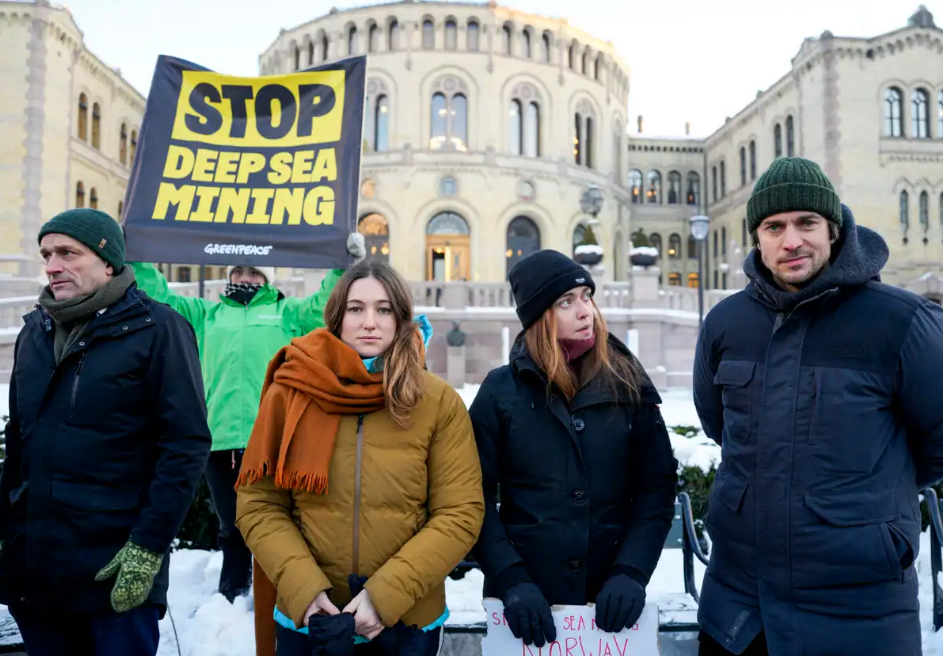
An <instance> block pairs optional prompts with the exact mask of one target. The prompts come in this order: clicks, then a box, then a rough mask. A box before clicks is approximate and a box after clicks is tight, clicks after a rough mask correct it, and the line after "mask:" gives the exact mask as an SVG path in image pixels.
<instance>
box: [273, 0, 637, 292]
mask: <svg viewBox="0 0 943 656" xmlns="http://www.w3.org/2000/svg"><path fill="white" fill-rule="evenodd" d="M360 54H367V55H368V74H367V92H366V107H365V115H364V138H363V148H364V156H363V160H362V173H361V180H362V182H361V197H360V230H361V232H363V233H364V234H365V235H366V241H367V245H368V251H369V255H370V257H378V258H383V259H387V260H388V261H389V262H390V263H391V264H393V266H395V267H396V268H397V269H398V270H399V271H400V272H402V273H403V274H404V275H405V276H406V277H407V278H408V279H410V280H441V281H456V280H469V281H481V282H501V281H504V280H506V277H507V271H508V270H509V269H510V267H511V266H513V264H514V263H515V262H517V261H518V260H519V259H521V258H522V257H524V256H526V255H527V254H529V253H531V252H533V251H535V250H537V249H539V248H555V249H557V250H560V251H563V252H565V253H568V254H573V253H574V252H575V244H574V242H575V241H577V242H580V241H583V242H585V241H586V240H587V238H586V233H587V232H589V231H587V229H586V228H587V227H592V231H591V232H592V233H593V234H594V235H595V237H596V240H598V242H599V244H600V245H601V246H602V248H603V252H604V257H603V262H602V264H603V266H604V273H601V274H600V276H599V277H603V278H610V279H611V278H612V275H613V273H614V269H615V270H617V271H622V270H624V267H625V264H624V263H619V262H617V260H618V259H620V258H621V259H625V257H626V256H625V253H626V251H625V250H624V248H625V243H626V240H627V236H628V204H629V196H628V193H627V189H626V187H625V184H624V180H625V171H624V169H625V160H626V138H625V121H626V102H627V98H628V89H629V73H628V69H627V68H626V66H625V64H624V63H623V62H622V61H621V60H620V59H619V57H618V56H617V55H616V54H615V52H614V50H613V48H612V45H611V44H610V43H607V42H602V41H600V40H599V39H596V38H594V37H592V36H590V35H588V34H586V33H584V32H581V31H579V30H576V29H574V28H573V27H571V26H570V25H569V24H568V23H567V22H566V21H563V20H556V19H551V18H545V17H542V16H535V15H530V14H524V13H522V12H518V11H515V10H513V9H509V8H506V7H500V6H497V5H496V4H494V3H493V2H492V3H488V4H450V3H446V2H436V3H432V2H430V3H416V2H409V1H406V2H397V3H391V4H383V5H375V6H370V7H361V8H357V9H351V10H348V11H338V10H336V9H332V10H331V11H330V12H328V14H327V15H325V16H322V17H321V18H317V19H315V20H313V21H311V22H309V23H305V24H304V25H300V26H298V27H295V28H293V29H290V30H285V31H283V32H282V33H281V34H280V35H279V37H278V38H277V39H276V40H275V42H274V43H273V44H272V45H271V46H270V47H269V48H268V49H267V50H266V51H265V52H264V53H263V54H262V55H261V57H260V62H259V63H260V72H261V73H262V74H263V75H271V74H276V73H287V72H291V71H295V70H303V69H305V68H307V67H309V66H316V65H319V64H321V63H324V62H331V61H336V60H338V59H342V58H344V57H348V56H351V55H360ZM592 188H596V190H595V191H593V192H592V194H591V196H596V195H598V194H599V193H601V195H602V199H603V200H602V204H601V209H598V210H597V209H596V208H598V207H600V206H599V205H598V204H589V205H587V204H586V203H584V204H583V205H584V206H585V207H589V208H591V209H590V211H598V215H596V216H592V215H590V214H588V213H586V212H585V211H584V210H583V209H582V208H581V203H580V200H581V198H583V197H584V194H586V192H587V191H588V190H590V189H592Z"/></svg>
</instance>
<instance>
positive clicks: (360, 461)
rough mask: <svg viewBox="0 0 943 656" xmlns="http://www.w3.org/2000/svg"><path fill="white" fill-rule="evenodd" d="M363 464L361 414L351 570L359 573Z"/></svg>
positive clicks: (355, 472)
mask: <svg viewBox="0 0 943 656" xmlns="http://www.w3.org/2000/svg"><path fill="white" fill-rule="evenodd" d="M362 465H363V415H359V416H358V417H357V458H356V464H355V465H354V467H355V468H354V553H353V557H352V566H351V571H352V572H353V573H354V574H357V575H359V574H360V482H361V480H362V476H361V474H362Z"/></svg>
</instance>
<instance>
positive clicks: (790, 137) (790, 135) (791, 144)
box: [721, 116, 796, 195]
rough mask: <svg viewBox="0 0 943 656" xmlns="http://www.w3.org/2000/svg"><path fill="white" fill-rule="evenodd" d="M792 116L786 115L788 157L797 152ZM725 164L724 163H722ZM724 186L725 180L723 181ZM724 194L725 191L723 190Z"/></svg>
mask: <svg viewBox="0 0 943 656" xmlns="http://www.w3.org/2000/svg"><path fill="white" fill-rule="evenodd" d="M793 123H794V122H793V120H792V116H787V117H786V157H794V156H795V154H796V130H795V127H794V125H793ZM721 166H723V164H721ZM721 187H723V182H721ZM721 195H723V192H721Z"/></svg>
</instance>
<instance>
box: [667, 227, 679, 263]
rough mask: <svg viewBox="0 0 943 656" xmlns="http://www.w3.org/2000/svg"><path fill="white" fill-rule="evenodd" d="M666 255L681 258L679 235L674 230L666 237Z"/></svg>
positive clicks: (675, 258) (676, 258)
mask: <svg viewBox="0 0 943 656" xmlns="http://www.w3.org/2000/svg"><path fill="white" fill-rule="evenodd" d="M668 257H669V258H671V259H672V260H680V259H681V235H679V234H678V233H676V232H673V233H671V236H670V237H668Z"/></svg>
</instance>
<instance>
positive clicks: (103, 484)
mask: <svg viewBox="0 0 943 656" xmlns="http://www.w3.org/2000/svg"><path fill="white" fill-rule="evenodd" d="M39 252H40V254H41V255H42V257H43V260H44V261H45V270H46V275H47V277H48V280H49V285H48V286H47V287H45V288H44V289H43V291H42V293H41V294H40V297H39V305H38V306H37V308H36V309H35V310H33V311H32V312H31V313H29V314H28V315H26V317H25V318H24V320H25V325H24V326H23V328H22V330H21V331H20V333H19V336H18V338H17V341H16V347H15V356H14V364H13V375H12V377H11V381H10V422H9V424H8V425H7V430H6V459H5V461H4V463H3V469H2V473H0V540H2V545H3V546H2V550H0V603H3V604H6V605H8V606H9V609H10V612H11V614H12V615H13V618H14V619H15V620H16V622H17V625H18V627H19V629H20V633H21V635H22V637H23V640H24V642H25V644H26V648H27V650H28V651H29V653H30V656H52V655H53V654H55V655H56V656H69V655H73V654H74V655H76V656H78V655H79V654H82V655H87V654H94V655H96V656H105V655H106V654H107V655H109V656H110V655H112V654H128V655H129V656H154V654H156V653H157V644H158V640H159V637H160V632H159V629H158V620H159V619H160V617H162V615H163V613H164V610H165V608H166V603H167V585H168V566H169V550H170V546H171V542H172V541H173V540H174V538H175V537H176V534H177V531H178V529H179V528H180V525H181V524H182V523H183V519H184V517H185V516H186V513H187V510H188V509H189V507H190V503H191V501H192V500H193V497H194V495H195V494H196V490H197V485H198V483H199V480H200V476H201V475H202V473H203V468H204V467H205V465H206V460H207V457H208V455H209V448H210V441H211V440H210V432H209V428H208V426H207V421H206V404H205V402H204V400H203V383H202V378H201V375H200V363H199V357H198V353H197V344H196V339H195V336H194V333H193V329H192V328H191V327H190V326H189V324H187V322H186V321H185V320H184V319H183V317H181V316H180V315H179V314H177V313H176V312H174V311H173V310H172V309H171V308H169V307H167V306H166V305H164V304H162V303H158V302H156V301H153V300H151V299H150V298H148V297H147V296H146V295H144V294H143V293H141V292H140V291H138V290H137V285H136V284H135V281H134V272H133V270H132V269H131V268H130V267H128V266H125V263H124V237H123V235H122V232H121V228H120V227H119V226H118V224H117V223H116V222H115V221H114V220H113V219H112V218H111V217H110V216H108V215H107V214H105V213H104V212H99V211H98V210H92V209H75V210H69V211H67V212H63V213H62V214H59V215H58V216H56V217H54V218H52V219H51V220H50V221H49V222H47V223H46V224H45V225H44V226H43V227H42V229H41V230H40V232H39Z"/></svg>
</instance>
